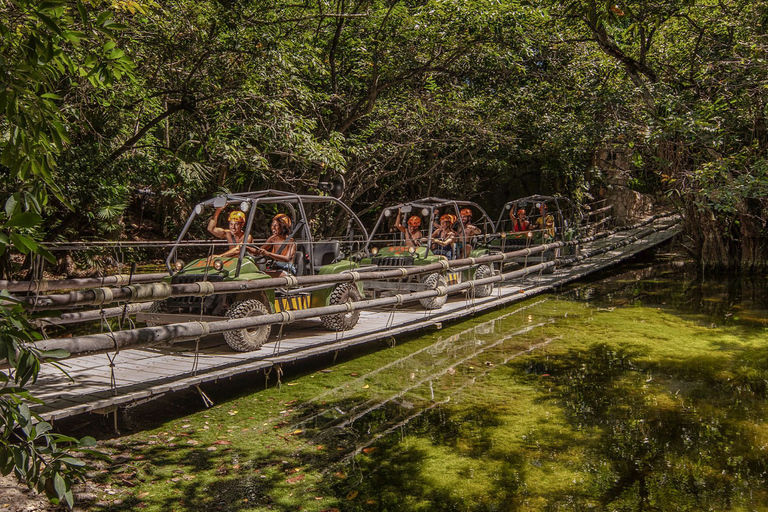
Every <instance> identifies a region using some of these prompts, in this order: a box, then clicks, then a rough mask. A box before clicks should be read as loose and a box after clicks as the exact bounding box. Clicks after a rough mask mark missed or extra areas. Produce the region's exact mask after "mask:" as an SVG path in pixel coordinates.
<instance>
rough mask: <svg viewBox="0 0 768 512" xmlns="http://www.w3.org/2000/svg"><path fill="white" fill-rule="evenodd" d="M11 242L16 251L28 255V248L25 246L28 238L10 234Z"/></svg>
mask: <svg viewBox="0 0 768 512" xmlns="http://www.w3.org/2000/svg"><path fill="white" fill-rule="evenodd" d="M10 237H11V242H12V243H13V246H14V247H15V248H16V250H17V251H19V252H20V253H21V254H29V247H28V246H27V241H28V238H27V237H25V236H22V235H19V234H18V233H11V234H10Z"/></svg>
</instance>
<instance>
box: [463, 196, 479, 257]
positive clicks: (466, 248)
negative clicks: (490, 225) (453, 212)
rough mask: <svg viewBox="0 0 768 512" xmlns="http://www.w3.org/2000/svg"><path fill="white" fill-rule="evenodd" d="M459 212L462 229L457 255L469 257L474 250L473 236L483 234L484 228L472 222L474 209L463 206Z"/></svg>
mask: <svg viewBox="0 0 768 512" xmlns="http://www.w3.org/2000/svg"><path fill="white" fill-rule="evenodd" d="M459 214H460V215H461V226H460V227H459V229H460V230H461V231H460V234H459V238H460V241H459V249H458V252H459V254H458V255H457V257H462V258H468V257H469V254H470V253H471V252H472V244H471V242H472V238H474V237H476V236H477V235H480V234H482V230H481V229H480V228H478V227H477V226H475V225H474V224H472V210H470V209H469V208H462V209H461V211H460V212H459Z"/></svg>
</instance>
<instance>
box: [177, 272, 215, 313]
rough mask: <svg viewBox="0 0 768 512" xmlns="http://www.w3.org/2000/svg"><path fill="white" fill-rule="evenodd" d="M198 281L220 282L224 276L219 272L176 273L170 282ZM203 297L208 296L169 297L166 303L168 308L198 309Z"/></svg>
mask: <svg viewBox="0 0 768 512" xmlns="http://www.w3.org/2000/svg"><path fill="white" fill-rule="evenodd" d="M200 281H211V282H212V283H214V282H221V281H224V276H223V275H221V274H208V275H205V274H176V275H175V276H173V277H172V278H171V284H185V283H199V282H200ZM205 299H210V297H169V298H167V299H166V304H167V305H168V307H169V308H179V309H182V310H185V309H190V310H191V309H194V310H199V308H200V306H201V305H202V303H203V301H204V300H205Z"/></svg>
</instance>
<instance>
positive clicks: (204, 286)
mask: <svg viewBox="0 0 768 512" xmlns="http://www.w3.org/2000/svg"><path fill="white" fill-rule="evenodd" d="M194 284H196V285H198V287H199V288H200V289H199V290H198V292H197V293H193V294H192V295H193V296H195V297H207V296H208V295H213V294H214V293H216V289H215V288H214V287H213V283H212V282H210V281H198V282H197V283H194Z"/></svg>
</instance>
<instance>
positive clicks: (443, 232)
mask: <svg viewBox="0 0 768 512" xmlns="http://www.w3.org/2000/svg"><path fill="white" fill-rule="evenodd" d="M455 220H456V218H455V217H454V216H453V215H450V214H446V215H443V216H442V217H440V227H439V228H438V229H436V230H435V231H434V232H433V233H432V252H433V253H434V254H439V255H442V256H445V257H446V258H448V259H449V260H450V259H452V258H453V251H452V250H451V249H452V246H453V242H455V241H456V233H454V232H453V230H452V229H451V226H452V225H453V223H454V222H455Z"/></svg>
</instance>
